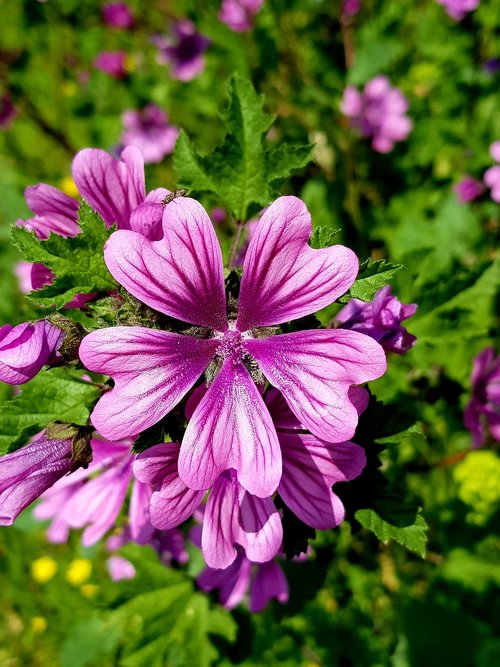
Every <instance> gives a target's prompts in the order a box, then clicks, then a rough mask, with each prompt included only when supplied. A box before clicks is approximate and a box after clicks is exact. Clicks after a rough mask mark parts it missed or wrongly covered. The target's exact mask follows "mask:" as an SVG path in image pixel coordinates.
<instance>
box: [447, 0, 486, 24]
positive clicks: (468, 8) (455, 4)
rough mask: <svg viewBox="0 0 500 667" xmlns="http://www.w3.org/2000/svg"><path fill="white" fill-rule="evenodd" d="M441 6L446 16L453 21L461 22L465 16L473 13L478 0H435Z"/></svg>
mask: <svg viewBox="0 0 500 667" xmlns="http://www.w3.org/2000/svg"><path fill="white" fill-rule="evenodd" d="M437 2H438V4H440V5H442V6H443V7H444V8H445V10H446V13H447V14H448V16H451V18H452V19H454V20H455V21H461V20H462V19H464V18H465V16H466V14H468V13H469V12H472V11H474V9H476V7H477V6H478V5H479V0H437Z"/></svg>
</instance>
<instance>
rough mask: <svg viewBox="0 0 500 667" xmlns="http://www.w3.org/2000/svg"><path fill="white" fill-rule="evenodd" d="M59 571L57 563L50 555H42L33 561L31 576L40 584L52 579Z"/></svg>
mask: <svg viewBox="0 0 500 667" xmlns="http://www.w3.org/2000/svg"><path fill="white" fill-rule="evenodd" d="M56 572H57V563H56V561H55V560H54V559H53V558H50V557H49V556H42V557H41V558H37V560H34V561H33V562H32V563H31V576H32V577H33V579H34V580H35V581H38V583H39V584H45V583H47V581H50V580H51V579H52V577H53V576H54V575H55V573H56Z"/></svg>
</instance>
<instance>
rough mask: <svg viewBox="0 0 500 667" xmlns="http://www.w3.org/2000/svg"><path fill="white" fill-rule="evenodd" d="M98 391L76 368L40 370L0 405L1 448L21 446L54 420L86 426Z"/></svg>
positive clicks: (11, 448)
mask: <svg viewBox="0 0 500 667" xmlns="http://www.w3.org/2000/svg"><path fill="white" fill-rule="evenodd" d="M99 395H100V390H99V388H98V387H96V386H95V385H93V384H91V383H89V382H84V381H82V380H81V378H80V377H79V376H78V375H77V374H76V373H74V372H69V371H66V370H63V369H59V368H52V369H50V370H47V371H41V372H40V373H39V374H38V375H37V376H36V377H35V378H33V380H31V381H30V382H28V383H27V384H25V385H23V386H22V387H21V390H20V392H19V394H17V395H16V396H13V397H12V398H11V399H9V400H8V401H6V402H5V403H3V404H2V405H1V406H0V452H1V453H2V454H5V453H6V452H9V451H14V450H15V449H18V448H19V447H21V446H22V445H23V444H24V443H25V442H26V441H27V440H28V439H29V438H30V436H32V435H35V433H38V432H39V431H41V430H42V429H43V428H45V427H46V426H47V424H48V423H49V422H52V421H61V422H66V423H72V424H77V425H80V426H85V425H86V424H87V423H88V418H89V415H90V410H91V407H92V404H93V403H94V402H95V401H96V400H97V398H98V397H99Z"/></svg>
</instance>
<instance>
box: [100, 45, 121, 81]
mask: <svg viewBox="0 0 500 667" xmlns="http://www.w3.org/2000/svg"><path fill="white" fill-rule="evenodd" d="M126 57H127V54H126V53H125V51H102V52H101V53H100V54H99V55H98V56H97V58H96V59H95V60H94V67H95V68H96V69H99V70H101V72H105V73H106V74H109V76H112V77H113V79H123V78H124V76H125V75H126V73H127V72H126V70H125V60H126Z"/></svg>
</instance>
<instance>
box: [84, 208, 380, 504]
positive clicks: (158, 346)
mask: <svg viewBox="0 0 500 667" xmlns="http://www.w3.org/2000/svg"><path fill="white" fill-rule="evenodd" d="M163 229H164V238H163V239H162V240H160V241H157V242H152V241H149V240H148V239H146V238H145V237H143V236H142V235H140V234H138V233H136V232H132V231H117V232H114V233H113V234H112V235H111V237H110V239H109V241H108V242H107V244H106V248H105V261H106V264H107V266H108V269H109V270H110V272H111V274H112V275H113V276H114V278H115V279H116V280H117V281H118V282H119V283H120V284H121V285H123V286H124V287H125V289H127V290H128V291H129V292H130V293H131V294H132V295H133V296H135V297H136V298H137V299H139V300H140V301H142V302H143V303H145V304H147V305H149V306H150V307H152V308H154V309H155V310H157V311H159V312H162V313H164V314H166V315H169V316H170V317H174V318H177V319H179V320H182V321H184V322H188V323H190V324H192V325H195V327H197V328H198V329H197V330H198V331H199V334H198V335H195V336H188V335H181V334H177V333H172V332H170V331H162V330H155V329H146V328H143V327H135V326H130V327H114V328H110V329H100V330H98V331H94V332H92V333H91V334H89V335H88V336H86V337H85V338H84V340H83V342H82V344H81V346H80V358H81V359H82V361H83V363H84V364H85V366H86V367H87V368H88V369H90V370H95V371H97V372H102V373H105V374H106V375H109V376H111V377H113V379H114V382H115V385H114V388H113V389H112V390H111V391H110V392H108V393H106V394H105V395H104V396H102V397H101V399H100V400H99V402H98V403H97V405H96V407H95V409H94V411H93V413H92V417H91V418H92V421H93V423H94V426H95V427H96V428H97V429H98V431H99V432H101V433H102V434H103V435H105V436H106V437H109V438H111V439H120V438H122V437H125V436H126V435H131V434H137V433H139V432H141V431H143V430H145V429H146V428H149V427H150V426H152V425H153V424H155V423H156V422H158V421H159V420H160V419H162V418H163V417H164V416H165V415H166V414H167V413H168V412H170V410H171V409H172V408H173V407H174V406H175V405H176V404H177V403H178V402H179V401H180V400H181V398H182V397H183V396H185V395H186V394H187V392H188V391H189V390H190V389H191V387H193V386H194V384H195V382H196V380H197V379H198V378H199V377H200V375H201V374H202V373H203V372H204V371H205V369H206V368H207V366H208V365H209V364H210V362H211V361H212V360H214V362H215V364H213V366H214V365H215V366H216V369H217V370H218V372H217V374H216V376H215V379H214V380H213V382H212V383H211V385H210V387H209V389H208V391H207V393H206V395H205V396H204V397H203V399H202V400H201V402H200V404H199V405H198V406H197V408H196V410H195V412H194V414H193V416H192V418H191V420H190V422H189V424H188V427H187V430H186V433H185V436H184V439H183V442H182V446H181V450H180V456H179V475H180V478H181V479H182V480H183V482H184V483H185V484H186V485H187V486H189V487H190V488H191V489H194V490H199V491H201V490H205V489H207V488H209V487H210V486H211V485H212V484H213V483H214V482H215V481H216V479H217V478H218V477H219V475H220V474H221V473H222V472H224V471H225V470H228V469H230V468H234V469H235V470H236V472H237V479H238V482H239V483H240V484H241V485H242V486H243V488H244V489H245V490H246V491H248V492H249V493H251V494H254V495H256V496H259V497H262V498H265V497H267V496H269V495H271V494H272V493H273V492H274V491H275V490H276V488H277V486H278V484H279V480H280V478H281V470H282V465H281V452H280V448H279V443H278V439H277V435H276V429H275V427H274V425H273V423H272V419H271V416H270V414H269V411H268V410H267V408H266V406H265V404H264V402H263V400H262V397H261V394H260V392H259V390H258V388H257V387H256V385H255V384H254V381H253V379H252V375H251V372H255V369H256V364H258V366H259V368H260V371H261V372H262V373H263V374H264V376H265V377H266V378H267V379H268V380H269V382H271V384H273V385H274V386H275V387H277V388H278V389H279V390H280V391H281V392H282V393H283V395H284V396H285V399H286V401H287V402H288V404H289V406H290V408H291V409H292V411H293V412H294V414H295V415H296V416H297V418H298V419H299V420H300V421H301V422H302V423H303V424H304V425H305V426H306V428H307V429H309V430H310V431H311V433H313V434H314V435H316V436H317V437H319V438H322V439H324V440H326V441H328V442H343V441H345V440H348V439H349V438H350V437H351V436H352V435H353V433H354V431H355V428H356V424H357V419H358V415H357V411H356V408H355V406H354V405H353V404H352V402H351V401H350V400H349V397H348V391H349V387H350V386H351V385H352V384H359V383H362V382H365V381H367V380H372V379H375V378H377V377H380V375H382V374H383V373H384V371H385V366H386V362H385V355H384V353H383V350H382V348H381V347H380V346H379V345H378V343H376V342H375V341H373V340H372V339H371V338H369V337H368V336H364V335H363V334H359V333H358V332H354V331H340V330H336V331H332V330H319V329H318V330H314V331H297V332H294V333H288V334H281V335H272V334H273V333H275V332H276V329H273V328H270V327H275V326H276V325H278V324H281V323H283V322H287V321H289V320H293V319H297V318H300V317H303V316H305V315H308V314H310V313H313V312H315V311H317V310H319V309H321V308H323V307H325V306H326V305H327V304H330V303H332V302H333V301H334V300H335V299H336V298H338V297H339V296H340V295H341V294H343V293H344V292H345V291H346V289H347V288H348V287H349V285H351V284H352V282H353V281H354V278H355V276H356V273H357V268H358V262H357V259H356V256H355V255H354V253H353V252H352V251H351V250H349V249H348V248H345V247H343V246H333V247H331V248H326V249H323V250H313V249H312V248H310V247H309V245H308V243H307V241H308V238H309V236H310V234H311V218H310V215H309V212H308V210H307V208H306V207H305V205H304V203H303V202H302V201H300V200H299V199H297V198H295V197H281V198H280V199H278V200H277V201H276V202H274V203H273V204H272V205H271V206H270V207H269V208H268V209H267V210H266V212H265V213H264V215H263V216H262V218H261V219H260V222H259V224H258V227H257V229H256V230H255V232H254V234H253V235H252V239H251V241H250V244H249V247H248V250H247V253H246V256H245V262H244V266H243V277H242V280H241V286H240V293H239V303H238V316H237V318H236V319H232V318H231V319H230V320H229V321H228V315H227V310H226V297H225V289H224V275H223V265H222V254H221V250H220V246H219V243H218V241H217V237H216V235H215V230H214V228H213V226H212V223H211V222H210V219H209V217H208V215H207V213H206V212H205V210H204V209H203V207H202V206H201V205H200V204H199V203H198V202H196V201H195V200H193V199H190V198H184V197H183V198H176V199H174V200H173V201H172V202H170V203H169V204H167V206H166V207H165V212H164V216H163ZM249 369H250V370H249ZM252 369H253V370H252Z"/></svg>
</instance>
